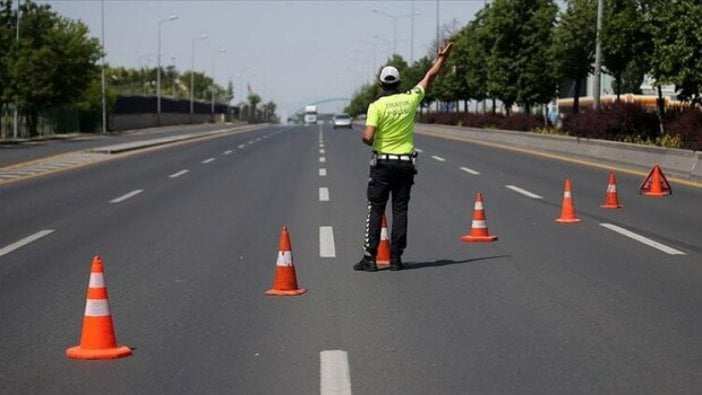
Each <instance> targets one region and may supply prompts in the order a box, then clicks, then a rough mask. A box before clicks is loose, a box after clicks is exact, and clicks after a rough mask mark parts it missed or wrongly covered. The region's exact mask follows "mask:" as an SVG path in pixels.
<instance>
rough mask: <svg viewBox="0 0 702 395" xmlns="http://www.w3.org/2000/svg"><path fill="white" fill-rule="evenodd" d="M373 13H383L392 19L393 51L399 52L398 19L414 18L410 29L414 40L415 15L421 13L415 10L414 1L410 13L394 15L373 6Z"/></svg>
mask: <svg viewBox="0 0 702 395" xmlns="http://www.w3.org/2000/svg"><path fill="white" fill-rule="evenodd" d="M371 12H372V13H374V14H378V15H382V16H384V17H387V18H390V19H392V52H393V54H396V53H397V20H398V19H401V18H412V26H411V31H410V37H411V38H412V40H414V16H415V15H420V13H419V12H415V11H414V3H412V13H410V14H405V15H392V14H388V13H387V12H383V11H380V10H378V9H376V8H373V9H372V10H371ZM413 45H414V42H412V43H411V44H410V46H413Z"/></svg>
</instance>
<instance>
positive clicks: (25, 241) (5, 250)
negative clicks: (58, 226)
mask: <svg viewBox="0 0 702 395" xmlns="http://www.w3.org/2000/svg"><path fill="white" fill-rule="evenodd" d="M53 232H54V230H53V229H44V230H40V231H39V232H37V233H35V234H33V235H31V236H27V237H25V238H24V239H22V240H20V241H16V242H14V243H12V244H10V245H8V246H5V247H3V248H1V249H0V256H3V255H5V254H9V253H11V252H12V251H14V250H16V249H18V248H21V247H24V246H26V245H27V244H29V243H31V242H33V241H36V240H39V239H41V238H42V237H44V236H46V235H48V234H51V233H53Z"/></svg>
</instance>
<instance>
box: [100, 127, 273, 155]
mask: <svg viewBox="0 0 702 395" xmlns="http://www.w3.org/2000/svg"><path fill="white" fill-rule="evenodd" d="M265 126H268V124H257V125H246V126H238V127H229V128H226V129H219V130H213V131H211V132H198V133H188V134H181V135H178V136H171V137H161V138H157V139H148V140H140V141H133V142H129V143H122V144H113V145H106V146H102V147H95V148H90V149H88V150H87V152H96V153H103V154H117V153H120V152H127V151H133V150H137V149H142V148H149V147H155V146H159V145H165V144H170V143H176V142H180V141H186V140H194V139H201V138H206V137H211V136H216V135H220V134H225V133H233V132H237V133H241V132H248V131H252V130H256V129H259V128H262V127H265Z"/></svg>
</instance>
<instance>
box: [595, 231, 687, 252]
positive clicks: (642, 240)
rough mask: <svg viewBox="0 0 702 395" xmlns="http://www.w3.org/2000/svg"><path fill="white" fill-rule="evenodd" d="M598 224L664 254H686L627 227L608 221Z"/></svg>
mask: <svg viewBox="0 0 702 395" xmlns="http://www.w3.org/2000/svg"><path fill="white" fill-rule="evenodd" d="M600 226H602V227H604V228H607V229H609V230H611V231H613V232H617V233H619V234H620V235H623V236H626V237H629V238H631V239H634V240H636V241H638V242H639V243H642V244H646V245H647V246H649V247H653V248H655V249H657V250H660V251H663V252H665V253H666V254H670V255H686V254H685V253H684V252H682V251H680V250H676V249H675V248H672V247H668V246H667V245H665V244H661V243H659V242H657V241H655V240H651V239H649V238H648V237H645V236H641V235H640V234H638V233H634V232H632V231H630V230H628V229H624V228H622V227H620V226H617V225H614V224H608V223H601V224H600Z"/></svg>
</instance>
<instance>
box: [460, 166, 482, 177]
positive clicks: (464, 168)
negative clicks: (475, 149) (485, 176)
mask: <svg viewBox="0 0 702 395" xmlns="http://www.w3.org/2000/svg"><path fill="white" fill-rule="evenodd" d="M460 169H461V170H463V171H465V172H466V173H469V174H472V175H474V176H479V175H480V172H479V171H476V170H473V169H469V168H467V167H461V168H460Z"/></svg>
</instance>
